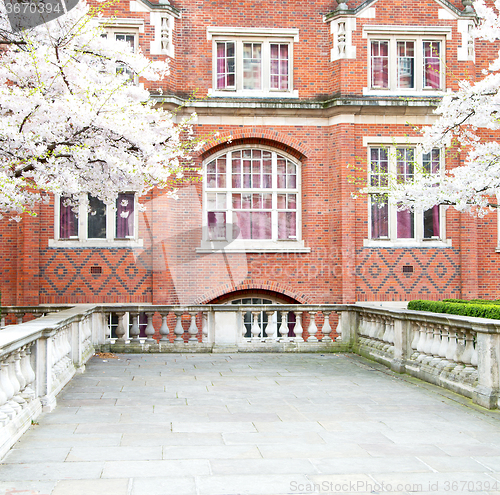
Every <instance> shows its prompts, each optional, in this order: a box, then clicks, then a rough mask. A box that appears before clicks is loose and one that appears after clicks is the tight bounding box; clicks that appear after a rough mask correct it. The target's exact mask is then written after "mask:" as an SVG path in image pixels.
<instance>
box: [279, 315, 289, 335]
mask: <svg viewBox="0 0 500 495" xmlns="http://www.w3.org/2000/svg"><path fill="white" fill-rule="evenodd" d="M280 313H281V325H280V336H281V339H280V340H281V341H282V342H287V341H288V340H290V339H289V337H288V332H289V328H288V311H280Z"/></svg>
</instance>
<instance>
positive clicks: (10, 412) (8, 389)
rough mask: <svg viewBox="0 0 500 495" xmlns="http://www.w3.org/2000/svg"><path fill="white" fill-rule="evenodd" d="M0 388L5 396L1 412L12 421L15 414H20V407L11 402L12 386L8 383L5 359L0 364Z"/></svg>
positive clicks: (12, 395) (7, 368)
mask: <svg viewBox="0 0 500 495" xmlns="http://www.w3.org/2000/svg"><path fill="white" fill-rule="evenodd" d="M0 387H1V388H2V390H3V391H4V392H5V394H6V396H7V402H6V403H5V404H4V405H3V406H2V408H1V411H2V412H4V413H5V414H7V416H9V418H11V419H12V418H13V417H14V416H15V415H16V414H17V413H19V412H21V406H20V405H19V404H18V403H17V402H15V401H14V400H12V399H13V397H14V386H13V384H12V382H11V381H10V376H9V363H8V362H7V358H4V359H3V361H2V363H1V364H0Z"/></svg>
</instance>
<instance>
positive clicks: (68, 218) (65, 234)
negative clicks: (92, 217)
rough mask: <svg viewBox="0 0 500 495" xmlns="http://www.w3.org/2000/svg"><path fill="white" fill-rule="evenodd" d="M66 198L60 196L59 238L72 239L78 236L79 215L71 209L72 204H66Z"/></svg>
mask: <svg viewBox="0 0 500 495" xmlns="http://www.w3.org/2000/svg"><path fill="white" fill-rule="evenodd" d="M65 200H66V198H60V203H59V205H60V206H59V216H60V221H59V238H60V239H70V238H72V237H78V217H77V216H76V213H75V212H74V211H73V210H72V209H71V206H69V205H68V206H65V205H64V202H65Z"/></svg>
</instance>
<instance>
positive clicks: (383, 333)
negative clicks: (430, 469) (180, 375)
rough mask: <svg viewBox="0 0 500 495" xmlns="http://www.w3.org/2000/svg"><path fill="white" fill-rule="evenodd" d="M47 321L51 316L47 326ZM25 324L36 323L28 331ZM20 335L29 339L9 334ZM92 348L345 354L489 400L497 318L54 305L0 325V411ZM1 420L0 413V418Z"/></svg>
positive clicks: (325, 308)
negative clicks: (22, 319)
mask: <svg viewBox="0 0 500 495" xmlns="http://www.w3.org/2000/svg"><path fill="white" fill-rule="evenodd" d="M70 314H71V315H72V317H71V318H70V319H69V320H68V315H70ZM48 322H58V323H57V324H56V323H54V325H55V326H54V325H53V326H50V327H48V326H47V324H48ZM63 322H65V323H63ZM30 328H32V329H34V328H36V329H42V330H40V331H39V330H37V331H36V332H35V331H32V332H31V333H30V331H29V329H30ZM334 329H335V330H334ZM25 332H28V334H29V335H30V338H29V339H27V340H26V339H24V338H19V336H22V335H24V334H25ZM37 332H39V333H37ZM11 342H15V345H14V347H12V345H11ZM94 348H97V349H99V350H101V351H111V352H186V351H187V352H259V351H260V352H341V351H353V352H357V353H359V354H360V355H362V356H364V357H367V358H369V359H372V360H375V361H378V362H379V363H383V364H384V365H386V366H388V367H390V368H391V369H392V370H393V371H396V372H398V373H408V374H410V375H412V376H415V377H417V378H420V379H423V380H426V381H428V382H430V383H433V384H436V385H440V386H443V387H446V388H448V389H450V390H453V391H455V392H457V393H460V394H463V395H465V396H467V397H470V398H472V399H473V400H474V402H476V403H477V404H480V405H482V406H484V407H488V408H491V409H493V408H497V407H498V406H499V396H500V321H497V320H488V319H482V318H468V317H462V316H455V315H443V314H435V313H426V312H419V311H408V310H401V309H386V308H382V307H378V306H375V305H373V304H355V305H280V304H270V305H232V304H226V305H199V306H178V305H176V306H153V305H132V304H122V305H114V304H113V305H94V306H90V305H89V306H83V305H82V306H79V307H74V308H71V309H63V310H60V311H59V312H58V313H52V314H51V315H49V316H45V317H42V318H38V319H35V320H32V321H30V322H27V323H24V324H22V325H10V326H7V327H6V328H5V329H3V330H2V331H0V365H1V366H0V412H3V414H5V415H6V416H7V417H9V414H11V415H12V410H14V411H15V410H16V409H18V408H16V405H15V404H13V401H14V402H16V404H18V405H19V404H21V406H20V407H21V408H22V407H23V404H24V402H22V400H24V401H26V404H28V403H30V401H29V397H31V395H30V390H34V392H35V398H38V399H36V400H39V403H40V405H43V406H45V407H47V408H49V409H50V408H51V407H53V404H54V403H55V396H56V394H57V392H58V391H59V390H60V389H61V388H62V386H64V384H65V383H67V381H68V380H69V379H70V378H71V376H72V375H73V373H74V372H75V370H76V369H78V368H81V367H82V366H83V364H84V362H85V361H86V359H88V357H89V355H90V354H91V352H92V350H93V349H94ZM28 356H29V357H28ZM44 356H45V357H44ZM16 363H17V364H16ZM27 364H31V368H32V370H34V371H35V375H36V377H37V378H36V379H35V383H36V386H35V388H33V386H32V385H30V384H31V383H32V380H31V373H30V370H29V368H30V366H28V365H27ZM9 366H10V368H9ZM5 370H10V371H8V372H7V371H5ZM12 370H17V371H12ZM19 370H22V371H19ZM7 378H9V380H7ZM7 382H9V383H11V386H9V384H8V383H7ZM5 383H7V384H5ZM11 389H12V390H11ZM2 391H3V392H2ZM4 395H5V397H4ZM15 397H18V399H19V401H18V400H16V399H15ZM36 400H35V401H34V403H36ZM32 402H33V401H32ZM4 406H5V408H4V409H5V411H8V413H7V412H4V410H3V409H2V408H3V407H4ZM4 420H5V417H4V416H2V415H0V424H2V421H4Z"/></svg>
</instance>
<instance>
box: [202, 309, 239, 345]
mask: <svg viewBox="0 0 500 495" xmlns="http://www.w3.org/2000/svg"><path fill="white" fill-rule="evenodd" d="M243 328H245V325H243ZM201 340H202V342H208V313H207V312H206V311H203V312H202V313H201Z"/></svg>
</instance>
